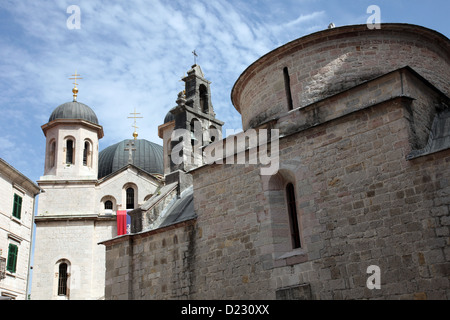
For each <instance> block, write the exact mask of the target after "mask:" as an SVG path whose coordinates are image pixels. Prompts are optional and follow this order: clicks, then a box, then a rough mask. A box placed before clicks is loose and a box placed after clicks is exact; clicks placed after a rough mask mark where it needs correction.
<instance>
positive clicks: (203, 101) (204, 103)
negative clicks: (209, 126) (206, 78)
mask: <svg viewBox="0 0 450 320" xmlns="http://www.w3.org/2000/svg"><path fill="white" fill-rule="evenodd" d="M199 91H200V108H201V109H202V111H203V112H204V113H208V112H209V106H208V90H207V89H206V86H205V85H204V84H201V85H200V87H199Z"/></svg>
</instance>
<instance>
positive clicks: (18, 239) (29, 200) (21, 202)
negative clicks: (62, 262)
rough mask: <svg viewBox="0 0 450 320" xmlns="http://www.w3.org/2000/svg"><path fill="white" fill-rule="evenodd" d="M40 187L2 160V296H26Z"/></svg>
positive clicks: (0, 252)
mask: <svg viewBox="0 0 450 320" xmlns="http://www.w3.org/2000/svg"><path fill="white" fill-rule="evenodd" d="M39 191H40V189H39V187H38V186H37V185H36V184H35V183H33V182H32V181H31V180H30V179H28V178H27V177H26V176H24V175H23V174H22V173H20V172H19V171H17V170H16V169H15V168H13V167H12V166H11V165H9V164H8V163H7V162H6V161H4V160H3V159H0V299H17V300H25V299H27V288H28V278H29V270H30V268H29V267H30V254H31V243H32V236H33V215H34V206H35V198H36V195H38V194H39Z"/></svg>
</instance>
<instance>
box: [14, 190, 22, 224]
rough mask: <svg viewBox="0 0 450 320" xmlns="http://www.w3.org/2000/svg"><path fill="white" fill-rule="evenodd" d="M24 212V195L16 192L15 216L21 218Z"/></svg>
mask: <svg viewBox="0 0 450 320" xmlns="http://www.w3.org/2000/svg"><path fill="white" fill-rule="evenodd" d="M21 214H22V197H21V196H19V195H17V194H14V203H13V212H12V215H13V217H15V218H17V219H20V217H21Z"/></svg>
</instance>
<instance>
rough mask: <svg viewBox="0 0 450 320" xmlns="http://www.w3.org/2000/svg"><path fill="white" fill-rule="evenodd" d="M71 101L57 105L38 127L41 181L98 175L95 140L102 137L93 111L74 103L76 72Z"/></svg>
mask: <svg viewBox="0 0 450 320" xmlns="http://www.w3.org/2000/svg"><path fill="white" fill-rule="evenodd" d="M73 76H74V78H69V79H74V80H75V82H74V85H75V86H74V88H73V89H72V92H73V101H71V102H67V103H64V104H62V105H60V106H58V107H57V108H56V109H55V110H54V111H53V112H52V114H51V115H50V118H49V121H48V123H46V124H44V125H43V126H42V127H41V128H42V131H43V132H44V135H45V137H46V151H45V168H44V176H43V177H41V180H79V179H82V180H86V179H88V180H91V179H96V178H97V173H98V141H99V139H101V138H102V137H103V128H102V126H100V125H99V123H98V119H97V116H96V115H95V113H94V111H93V110H92V109H91V108H90V107H88V106H87V105H85V104H83V103H80V102H78V101H77V95H78V88H77V83H76V81H77V79H80V78H79V77H78V76H79V75H78V74H77V73H76V72H75V74H74V75H73Z"/></svg>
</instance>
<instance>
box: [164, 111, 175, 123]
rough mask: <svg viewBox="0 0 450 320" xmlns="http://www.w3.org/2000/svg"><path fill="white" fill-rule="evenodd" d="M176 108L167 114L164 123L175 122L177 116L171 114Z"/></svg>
mask: <svg viewBox="0 0 450 320" xmlns="http://www.w3.org/2000/svg"><path fill="white" fill-rule="evenodd" d="M175 108H176V107H174V108H172V109H171V110H170V111H169V112H167V114H166V117H165V118H164V123H168V122H170V121H173V120H175V115H174V114H173V113H172V112H171V111H172V110H174V109H175Z"/></svg>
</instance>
